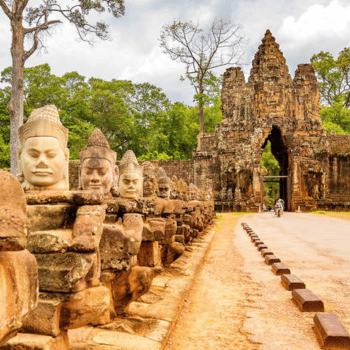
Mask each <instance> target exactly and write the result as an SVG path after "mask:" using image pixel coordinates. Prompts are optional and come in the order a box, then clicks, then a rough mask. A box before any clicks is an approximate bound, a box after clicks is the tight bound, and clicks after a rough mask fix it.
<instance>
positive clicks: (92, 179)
mask: <svg viewBox="0 0 350 350" xmlns="http://www.w3.org/2000/svg"><path fill="white" fill-rule="evenodd" d="M79 158H80V173H79V175H80V176H79V180H80V186H79V187H80V188H81V189H83V190H90V191H100V192H103V193H105V194H107V193H110V192H111V191H114V193H115V192H116V191H117V189H116V183H117V179H118V173H119V171H118V167H117V166H116V161H117V155H116V153H115V152H114V151H113V150H111V149H110V147H109V144H108V141H107V140H106V138H105V136H104V135H103V134H102V132H101V131H100V130H99V129H95V130H94V131H93V133H92V134H91V136H90V138H89V141H88V143H87V144H86V146H85V148H84V149H83V150H82V151H81V152H80V154H79Z"/></svg>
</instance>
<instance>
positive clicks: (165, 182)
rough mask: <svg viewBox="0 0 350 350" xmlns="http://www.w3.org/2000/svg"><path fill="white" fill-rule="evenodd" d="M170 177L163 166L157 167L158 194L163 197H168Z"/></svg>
mask: <svg viewBox="0 0 350 350" xmlns="http://www.w3.org/2000/svg"><path fill="white" fill-rule="evenodd" d="M170 188H171V179H170V178H169V177H168V176H167V175H166V172H165V171H164V169H163V168H159V169H158V196H159V197H160V198H163V199H169V198H170Z"/></svg>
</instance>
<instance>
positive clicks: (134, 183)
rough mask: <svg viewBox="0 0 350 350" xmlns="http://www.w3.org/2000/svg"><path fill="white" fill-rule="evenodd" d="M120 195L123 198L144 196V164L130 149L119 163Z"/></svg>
mask: <svg viewBox="0 0 350 350" xmlns="http://www.w3.org/2000/svg"><path fill="white" fill-rule="evenodd" d="M119 172H120V176H119V195H120V197H121V198H129V199H137V198H141V197H142V166H140V165H139V163H138V161H137V159H136V157H135V154H134V152H133V151H131V150H128V151H126V153H125V154H124V156H123V158H122V160H121V161H120V164H119Z"/></svg>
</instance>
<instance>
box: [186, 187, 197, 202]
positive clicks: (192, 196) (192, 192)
mask: <svg viewBox="0 0 350 350" xmlns="http://www.w3.org/2000/svg"><path fill="white" fill-rule="evenodd" d="M188 196H189V200H190V201H196V200H198V188H197V186H195V185H194V184H192V183H191V184H190V185H189V186H188Z"/></svg>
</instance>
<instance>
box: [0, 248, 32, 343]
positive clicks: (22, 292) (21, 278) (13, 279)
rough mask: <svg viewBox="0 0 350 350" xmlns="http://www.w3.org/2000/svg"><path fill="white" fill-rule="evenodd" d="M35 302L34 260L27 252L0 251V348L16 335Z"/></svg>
mask: <svg viewBox="0 0 350 350" xmlns="http://www.w3.org/2000/svg"><path fill="white" fill-rule="evenodd" d="M37 303H38V274H37V264H36V261H35V257H34V256H33V255H32V254H30V253H29V252H28V251H27V250H22V251H19V252H0V345H1V344H3V343H4V342H5V341H6V340H7V339H9V338H10V337H12V336H14V335H15V334H16V332H17V331H18V330H19V329H20V328H21V327H22V321H23V319H24V317H25V316H26V315H27V314H28V313H29V312H31V311H33V310H34V309H35V308H36V306H37Z"/></svg>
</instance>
